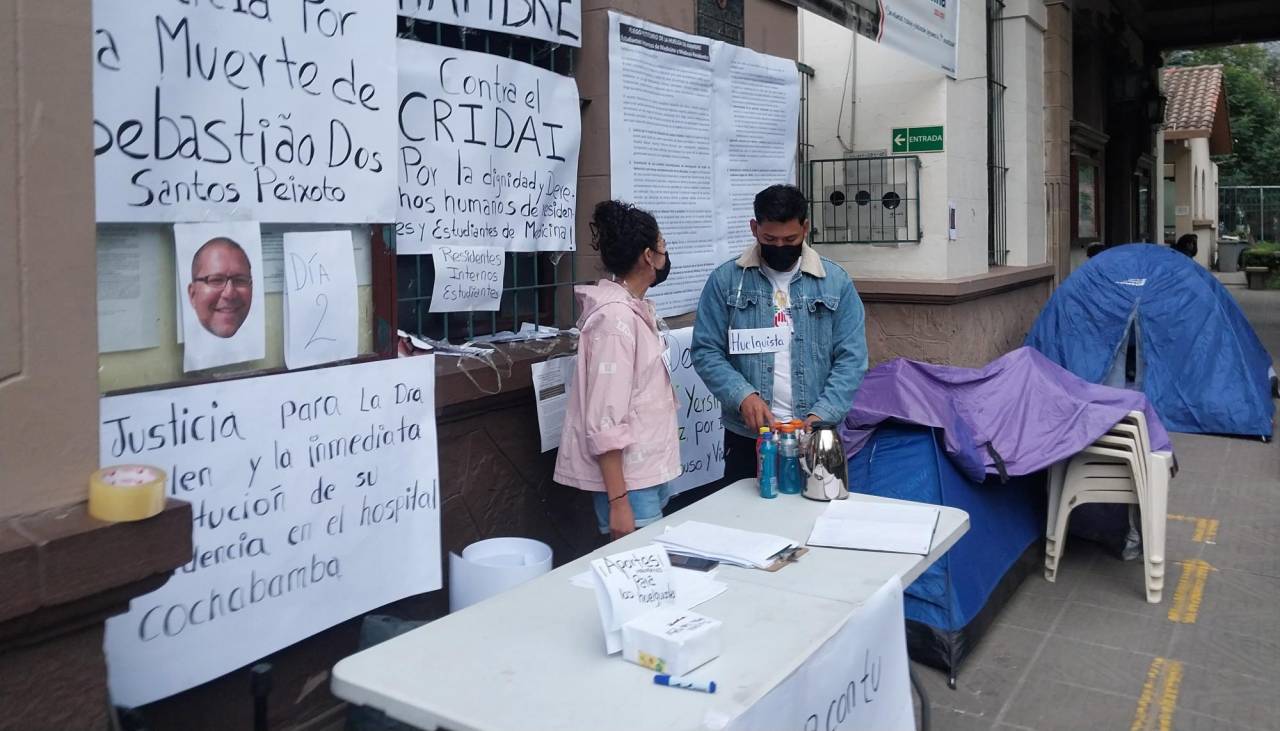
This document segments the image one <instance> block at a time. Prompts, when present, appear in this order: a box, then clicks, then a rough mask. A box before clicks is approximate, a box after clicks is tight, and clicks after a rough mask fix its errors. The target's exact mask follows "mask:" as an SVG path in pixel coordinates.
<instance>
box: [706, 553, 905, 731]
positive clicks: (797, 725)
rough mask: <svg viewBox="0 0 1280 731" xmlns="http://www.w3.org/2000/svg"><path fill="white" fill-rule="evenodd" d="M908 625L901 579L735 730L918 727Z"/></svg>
mask: <svg viewBox="0 0 1280 731" xmlns="http://www.w3.org/2000/svg"><path fill="white" fill-rule="evenodd" d="M905 627H906V623H905V621H904V619H903V614H902V582H901V581H899V580H898V578H897V577H894V578H892V579H890V580H889V581H888V583H886V584H885V585H884V586H882V587H880V589H878V590H877V591H876V593H875V594H873V595H871V598H870V599H868V600H867V601H866V603H865V604H863V605H862V606H860V607H858V608H857V609H856V610H855V611H854V612H853V613H852V614H850V615H849V618H848V619H847V620H845V624H844V627H842V628H841V629H840V630H838V631H837V632H836V634H835V635H833V636H832V637H831V638H830V639H828V640H827V641H826V642H824V643H823V644H822V646H820V647H819V648H818V649H817V651H815V652H814V653H813V654H812V655H810V656H809V659H808V660H806V661H805V663H804V664H803V665H801V666H800V667H799V668H797V669H796V671H795V672H793V673H792V674H791V675H790V676H788V677H787V679H786V680H784V681H782V683H781V684H779V685H777V686H776V687H774V689H773V690H771V691H769V693H768V694H766V695H765V697H764V698H761V699H760V701H759V702H757V703H756V704H755V705H753V706H751V707H750V708H749V709H747V710H746V711H745V712H744V713H743V714H742V715H740V716H738V717H737V718H736V719H734V720H733V721H731V722H730V723H729V724H728V726H727V728H728V731H774V729H780V728H793V729H803V731H821V730H822V729H836V728H841V729H878V730H882V731H915V728H916V717H915V712H914V711H913V710H912V708H911V686H910V682H911V681H910V677H909V675H908V667H907V639H906V637H907V636H906V629H905Z"/></svg>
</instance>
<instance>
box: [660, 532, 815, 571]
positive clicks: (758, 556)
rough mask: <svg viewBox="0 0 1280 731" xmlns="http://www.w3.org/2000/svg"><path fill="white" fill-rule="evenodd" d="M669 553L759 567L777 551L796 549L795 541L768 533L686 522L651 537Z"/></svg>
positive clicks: (774, 558)
mask: <svg viewBox="0 0 1280 731" xmlns="http://www.w3.org/2000/svg"><path fill="white" fill-rule="evenodd" d="M654 541H655V542H656V543H659V544H661V545H662V546H664V547H666V549H667V551H668V552H669V553H679V554H682V555H685V556H698V557H701V558H711V559H715V560H716V561H720V562H721V563H727V564H732V565H734V566H744V567H746V568H754V569H762V568H765V567H767V566H770V565H772V564H773V563H774V562H775V561H777V560H778V558H779V556H780V554H782V553H783V552H784V551H787V550H789V549H794V548H797V547H798V545H797V544H796V542H795V541H793V540H791V539H789V538H783V537H782V536H775V535H770V534H769V533H753V532H751V531H745V530H738V529H737V528H726V527H724V526H722V525H713V524H711V523H702V522H699V521H696V520H690V521H686V522H684V523H681V524H680V525H677V526H675V527H674V528H667V530H666V532H665V533H663V534H662V535H660V536H657V537H656V538H654Z"/></svg>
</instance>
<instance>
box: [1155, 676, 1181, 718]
mask: <svg viewBox="0 0 1280 731" xmlns="http://www.w3.org/2000/svg"><path fill="white" fill-rule="evenodd" d="M1181 687H1182V662H1181V661H1180V660H1170V661H1169V662H1168V663H1167V664H1166V665H1165V671H1164V685H1163V686H1162V687H1161V689H1160V719H1159V720H1160V731H1170V729H1172V728H1173V712H1174V710H1176V709H1177V706H1178V689H1179V688H1181Z"/></svg>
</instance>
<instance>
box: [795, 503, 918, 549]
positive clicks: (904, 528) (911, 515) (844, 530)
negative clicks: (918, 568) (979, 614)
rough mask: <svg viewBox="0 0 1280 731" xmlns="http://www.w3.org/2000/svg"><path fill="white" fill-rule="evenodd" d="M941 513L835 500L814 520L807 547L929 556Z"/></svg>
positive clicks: (910, 505)
mask: <svg viewBox="0 0 1280 731" xmlns="http://www.w3.org/2000/svg"><path fill="white" fill-rule="evenodd" d="M941 514H942V511H941V510H939V509H938V507H937V506H934V505H925V504H924V503H878V502H870V501H866V500H838V501H833V502H831V503H830V504H829V505H828V506H827V510H826V512H824V513H823V514H822V515H820V516H818V519H817V521H815V522H814V524H813V532H812V533H811V534H809V541H808V543H809V545H810V546H828V547H831V548H853V549H857V550H861V551H886V552H889V553H914V554H918V555H921V556H927V555H928V554H929V548H930V547H931V546H932V545H933V534H934V531H935V530H937V527H938V516H940V515H941Z"/></svg>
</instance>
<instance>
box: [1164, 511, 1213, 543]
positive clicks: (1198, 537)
mask: <svg viewBox="0 0 1280 731" xmlns="http://www.w3.org/2000/svg"><path fill="white" fill-rule="evenodd" d="M1165 517H1167V518H1168V519H1169V520H1173V521H1178V522H1182V523H1195V525H1196V527H1195V532H1194V533H1193V534H1192V536H1191V540H1193V541H1195V542H1196V543H1213V542H1214V540H1215V539H1216V538H1217V537H1218V525H1219V523H1218V519H1217V518H1200V517H1197V516H1195V515H1178V514H1176V513H1169V514H1168V515H1167V516H1165Z"/></svg>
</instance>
